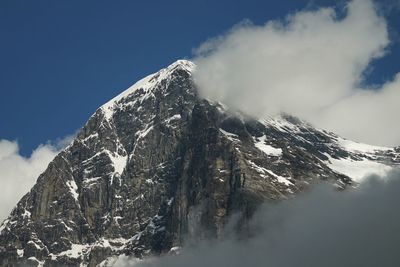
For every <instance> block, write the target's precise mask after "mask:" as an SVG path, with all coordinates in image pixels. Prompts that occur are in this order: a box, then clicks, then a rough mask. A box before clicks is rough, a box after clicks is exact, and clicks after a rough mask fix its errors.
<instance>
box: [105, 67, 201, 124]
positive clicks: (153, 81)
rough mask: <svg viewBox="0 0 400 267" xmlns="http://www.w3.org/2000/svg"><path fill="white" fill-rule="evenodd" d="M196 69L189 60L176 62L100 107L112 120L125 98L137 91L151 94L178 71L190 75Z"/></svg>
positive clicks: (138, 82)
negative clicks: (120, 102)
mask: <svg viewBox="0 0 400 267" xmlns="http://www.w3.org/2000/svg"><path fill="white" fill-rule="evenodd" d="M195 68H196V65H195V64H194V63H193V62H191V61H189V60H184V59H180V60H177V61H175V62H174V63H172V64H170V65H169V66H168V67H166V68H163V69H161V70H160V71H158V72H156V73H153V74H150V75H148V76H146V77H145V78H143V79H141V80H139V81H137V82H136V83H134V84H133V85H132V86H130V87H129V88H128V89H126V90H125V91H123V92H122V93H120V94H119V95H117V96H116V97H114V98H113V99H111V100H110V101H108V102H107V103H105V104H104V105H103V106H101V107H100V109H101V110H103V112H104V114H105V116H106V117H107V118H108V119H110V118H111V116H112V113H113V110H114V107H115V106H116V105H118V102H119V101H120V100H122V99H123V98H126V97H128V96H130V95H132V94H133V93H135V92H136V91H137V90H144V91H145V92H151V91H152V89H153V88H155V87H156V86H157V85H158V84H160V83H161V82H162V81H164V80H168V79H170V78H171V75H172V74H173V73H174V72H175V71H176V70H184V71H185V72H187V73H188V74H191V73H192V72H193V71H194V69H195Z"/></svg>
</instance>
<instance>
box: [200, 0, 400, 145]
mask: <svg viewBox="0 0 400 267" xmlns="http://www.w3.org/2000/svg"><path fill="white" fill-rule="evenodd" d="M343 12H344V16H343V15H342V12H341V14H340V15H338V13H337V12H336V11H335V9H334V8H320V9H317V10H306V11H300V12H298V13H295V14H291V15H289V16H287V17H286V18H285V19H284V20H282V21H269V22H267V23H266V24H265V25H262V26H256V25H252V24H251V23H249V22H245V23H242V24H240V25H238V26H236V27H234V28H233V29H232V30H231V31H230V32H228V33H227V34H225V35H223V36H219V37H216V38H214V39H211V40H209V41H207V42H206V43H204V44H202V45H201V46H200V47H199V48H198V49H197V52H196V57H195V61H196V63H197V65H198V68H197V72H196V73H195V78H196V82H197V84H198V86H199V88H200V91H201V93H202V94H203V96H205V97H208V98H212V99H214V100H218V101H222V102H224V103H226V104H228V105H230V106H231V107H234V108H237V109H240V110H242V111H245V112H247V113H249V114H252V115H254V116H265V115H266V114H268V115H274V114H276V113H280V112H286V113H290V114H293V115H297V116H300V117H302V118H303V119H306V120H308V121H310V122H311V123H313V124H315V125H316V126H318V127H322V128H326V129H328V130H333V131H335V132H337V133H339V134H341V135H344V136H345V137H348V138H351V139H355V140H358V141H363V142H367V143H372V144H378V145H399V144H400V124H398V123H396V121H397V114H399V113H400V105H399V104H398V100H399V99H400V76H396V77H394V78H393V80H391V81H388V82H387V83H386V84H384V85H383V86H381V87H380V88H374V90H372V88H368V86H365V85H363V81H364V75H365V73H367V72H366V70H367V69H368V68H369V67H370V64H371V62H372V61H373V60H374V59H377V58H379V57H382V56H385V55H386V56H390V54H389V53H388V51H387V47H388V45H389V43H390V40H389V35H388V27H387V24H386V21H385V18H384V17H383V16H381V15H380V14H381V13H380V12H378V10H377V7H376V6H375V5H374V3H373V2H372V1H370V0H353V1H351V2H349V3H348V4H347V5H346V7H345V10H343Z"/></svg>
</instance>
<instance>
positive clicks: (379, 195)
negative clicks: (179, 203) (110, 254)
mask: <svg viewBox="0 0 400 267" xmlns="http://www.w3.org/2000/svg"><path fill="white" fill-rule="evenodd" d="M398 203H400V172H399V171H398V170H395V171H393V172H391V173H389V174H388V175H387V176H386V177H376V176H374V177H370V178H369V179H367V180H366V181H365V182H364V183H362V184H361V185H360V186H359V187H357V188H355V189H348V190H345V191H337V190H335V189H334V188H333V187H332V185H329V184H321V185H319V186H317V187H314V188H313V189H311V190H310V191H309V192H304V193H302V194H300V195H297V196H296V197H295V198H292V199H290V200H286V201H281V202H280V203H279V204H265V205H263V206H262V207H260V208H259V210H258V211H257V212H256V214H255V215H254V217H253V219H252V221H251V222H250V229H251V231H252V232H253V233H254V234H253V235H251V237H249V238H248V239H245V240H243V239H242V240H240V239H239V238H237V237H235V236H232V237H231V238H228V239H226V240H224V241H204V242H203V243H201V244H198V245H196V246H191V247H186V248H183V249H182V251H181V253H180V254H179V255H167V256H163V257H160V258H151V259H147V260H144V261H137V260H134V259H132V260H130V259H129V258H128V257H126V256H125V257H121V258H120V259H118V261H117V262H116V265H115V266H118V267H123V266H135V267H156V266H162V267H181V266H182V267H187V266H191V267H204V266H207V267H214V266H215V267H217V266H218V267H220V266H230V267H239V266H240V267H243V266H254V267H258V266H260V267H261V266H262V267H268V266H271V267H277V266H279V267H289V266H290V267H292V266H298V267H321V266H324V267H330V266H332V267H337V266H352V267H354V266H363V267H368V266H371V267H376V266H385V267H391V266H393V267H394V266H398V264H399V262H400V254H399V253H398V244H399V242H400V231H399V225H400V213H399V212H398V207H397V205H398Z"/></svg>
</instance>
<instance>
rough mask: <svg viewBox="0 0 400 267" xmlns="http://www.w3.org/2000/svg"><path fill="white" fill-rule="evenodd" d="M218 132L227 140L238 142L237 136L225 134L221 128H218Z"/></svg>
mask: <svg viewBox="0 0 400 267" xmlns="http://www.w3.org/2000/svg"><path fill="white" fill-rule="evenodd" d="M219 131H220V132H221V133H222V134H223V135H225V136H226V138H228V139H229V140H231V141H240V140H239V136H238V135H237V134H234V133H230V132H227V131H225V130H223V129H221V128H219Z"/></svg>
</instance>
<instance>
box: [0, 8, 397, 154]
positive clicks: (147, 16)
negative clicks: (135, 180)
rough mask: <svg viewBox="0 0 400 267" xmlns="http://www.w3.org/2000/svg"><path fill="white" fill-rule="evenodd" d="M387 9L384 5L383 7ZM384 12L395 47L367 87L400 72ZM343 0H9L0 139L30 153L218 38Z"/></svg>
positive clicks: (1, 43) (1, 60)
mask: <svg viewBox="0 0 400 267" xmlns="http://www.w3.org/2000/svg"><path fill="white" fill-rule="evenodd" d="M381 2H382V1H381ZM383 2H385V5H384V7H383V8H382V12H383V13H384V15H385V17H386V18H387V21H388V23H389V30H390V34H391V40H392V45H391V46H390V50H389V51H388V54H387V56H386V57H384V58H382V59H379V60H377V61H376V62H374V64H373V68H372V69H371V70H370V73H369V75H368V79H367V81H366V83H369V84H381V83H382V82H384V81H386V80H388V79H390V78H392V76H393V74H394V73H396V72H398V71H399V70H400V61H399V59H400V45H399V32H398V29H399V25H400V12H399V11H400V10H399V6H400V3H399V1H398V0H393V1H392V0H386V1H383ZM343 3H344V1H329V0H321V1H302V0H281V1H274V2H272V1H261V0H260V1H259V0H246V1H225V0H224V1H208V0H197V1H102V0H100V1H22V0H4V1H1V2H0V34H1V37H0V90H1V97H0V123H1V124H0V139H8V140H18V142H19V144H20V146H21V153H22V154H24V155H28V154H30V153H31V151H32V150H33V149H34V148H35V147H36V146H37V145H38V144H41V143H45V142H47V141H48V140H53V141H54V140H56V139H57V138H61V137H63V136H66V135H68V134H72V133H74V132H75V131H76V130H77V129H79V128H80V127H81V126H82V125H83V124H84V123H85V121H86V120H87V119H88V117H89V116H90V115H91V114H92V113H93V112H94V111H95V110H96V108H98V107H99V106H100V105H101V104H103V103H105V102H107V100H109V99H111V98H112V97H113V96H115V95H116V94H118V93H119V92H121V91H122V90H124V89H125V88H127V87H129V86H130V85H131V84H132V83H134V82H135V81H136V80H138V79H139V78H141V77H143V76H145V75H147V74H149V73H152V72H155V71H157V70H158V69H160V68H162V67H164V66H166V65H168V64H170V63H172V62H173V61H175V60H176V59H179V58H190V57H191V56H192V49H193V48H195V47H197V46H198V45H200V44H201V43H202V42H204V41H205V40H207V39H208V38H210V37H213V36H217V35H219V34H222V33H224V32H226V31H227V30H229V29H230V28H231V27H232V26H233V25H235V24H237V23H238V22H240V21H242V20H244V19H249V20H251V21H252V22H253V23H255V24H263V23H265V22H266V21H268V20H271V19H278V18H282V17H284V16H286V15H287V14H289V13H292V12H294V11H296V10H300V9H303V8H316V7H318V6H330V5H335V4H336V5H338V6H339V7H340V5H342V4H343Z"/></svg>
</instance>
